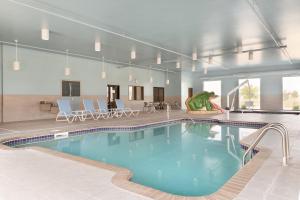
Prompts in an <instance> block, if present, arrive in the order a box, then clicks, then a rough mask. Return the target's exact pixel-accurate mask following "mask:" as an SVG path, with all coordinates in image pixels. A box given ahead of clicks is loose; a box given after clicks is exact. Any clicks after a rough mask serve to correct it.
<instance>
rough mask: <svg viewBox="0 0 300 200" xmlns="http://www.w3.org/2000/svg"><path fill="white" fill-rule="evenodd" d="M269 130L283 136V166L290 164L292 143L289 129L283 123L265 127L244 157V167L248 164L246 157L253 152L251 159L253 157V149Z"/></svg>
mask: <svg viewBox="0 0 300 200" xmlns="http://www.w3.org/2000/svg"><path fill="white" fill-rule="evenodd" d="M269 130H274V131H277V132H279V133H280V135H281V141H282V142H281V143H282V153H283V158H282V162H283V166H287V164H288V159H289V157H290V142H289V133H288V130H287V128H286V127H285V126H284V125H283V124H281V123H270V124H268V125H267V126H266V127H264V128H263V129H262V130H261V131H260V132H259V134H258V136H257V137H256V138H255V140H254V141H253V143H252V144H251V145H250V146H249V148H248V149H247V151H246V152H245V153H244V155H243V161H242V162H243V163H242V164H243V166H244V165H245V164H246V157H247V155H248V154H249V153H250V152H251V157H252V152H253V149H254V148H255V147H256V146H257V145H258V143H259V142H260V141H261V139H262V138H263V137H264V136H265V134H266V133H267V132H268V131H269Z"/></svg>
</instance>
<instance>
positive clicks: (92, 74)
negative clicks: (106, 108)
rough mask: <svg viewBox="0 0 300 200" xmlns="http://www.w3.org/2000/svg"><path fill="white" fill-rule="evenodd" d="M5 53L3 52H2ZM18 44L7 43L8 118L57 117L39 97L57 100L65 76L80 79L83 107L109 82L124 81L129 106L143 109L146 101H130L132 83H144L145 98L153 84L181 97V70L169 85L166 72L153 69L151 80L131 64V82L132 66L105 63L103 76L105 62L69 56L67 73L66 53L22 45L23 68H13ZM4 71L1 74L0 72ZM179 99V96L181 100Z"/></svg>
mask: <svg viewBox="0 0 300 200" xmlns="http://www.w3.org/2000/svg"><path fill="white" fill-rule="evenodd" d="M0 53H1V52H0ZM14 59H15V48H14V47H11V46H6V45H3V76H4V78H3V91H4V92H3V98H4V101H3V104H4V106H3V114H4V121H20V120H31V119H46V118H53V117H54V116H55V115H53V114H49V113H46V112H42V111H40V109H39V101H42V100H47V101H54V102H55V101H56V99H57V98H60V97H61V82H62V80H73V81H80V86H81V98H74V100H73V102H72V103H73V104H72V106H74V108H76V109H78V108H80V102H81V101H82V98H93V99H95V98H97V97H99V96H100V97H102V98H103V97H105V96H106V92H107V89H106V87H107V84H116V85H120V95H121V98H122V99H123V100H125V101H126V102H125V104H127V106H133V107H134V108H137V109H141V108H142V106H143V101H128V86H129V85H139V86H144V95H145V101H152V100H153V87H164V88H165V100H166V101H167V102H170V103H173V102H175V101H177V102H178V101H180V95H181V88H180V85H181V74H180V73H169V75H168V76H169V79H170V84H169V85H166V84H165V83H166V73H165V72H162V71H152V77H153V83H152V84H151V83H150V81H149V80H150V73H149V70H148V69H140V68H133V67H132V68H131V70H130V71H131V73H132V75H133V79H134V80H135V79H137V81H138V82H137V83H135V82H133V81H132V82H129V81H128V76H129V70H128V68H118V66H117V65H114V64H109V63H105V71H106V74H107V78H106V79H101V70H102V67H101V62H100V61H95V60H90V59H83V58H78V57H72V56H70V57H69V66H70V68H71V75H70V76H65V75H64V68H65V65H66V58H65V55H60V54H54V53H47V52H42V51H36V50H31V49H26V48H19V61H20V63H21V70H19V71H13V69H12V63H13V61H14ZM0 75H1V74H0ZM178 99H179V100H178Z"/></svg>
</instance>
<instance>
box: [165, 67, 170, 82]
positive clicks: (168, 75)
mask: <svg viewBox="0 0 300 200" xmlns="http://www.w3.org/2000/svg"><path fill="white" fill-rule="evenodd" d="M169 84H170V80H169V71H168V68H167V80H166V85H169Z"/></svg>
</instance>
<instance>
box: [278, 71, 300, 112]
mask: <svg viewBox="0 0 300 200" xmlns="http://www.w3.org/2000/svg"><path fill="white" fill-rule="evenodd" d="M299 83H300V76H297V77H283V78H282V90H283V92H282V99H283V106H282V108H283V109H284V110H300V107H299V106H300V98H299V94H300V85H299Z"/></svg>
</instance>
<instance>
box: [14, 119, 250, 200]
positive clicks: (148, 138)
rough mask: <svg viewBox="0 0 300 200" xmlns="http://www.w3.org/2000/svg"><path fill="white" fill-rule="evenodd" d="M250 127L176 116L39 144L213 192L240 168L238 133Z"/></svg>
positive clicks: (153, 179)
mask: <svg viewBox="0 0 300 200" xmlns="http://www.w3.org/2000/svg"><path fill="white" fill-rule="evenodd" d="M254 131H255V129H254V128H244V127H238V126H230V125H224V124H222V125H221V124H214V123H190V122H176V123H170V124H165V125H160V126H156V127H148V128H145V129H139V130H135V131H124V130H123V131H110V130H108V131H105V132H94V133H89V134H84V135H79V136H72V137H68V138H65V139H57V140H48V141H44V142H39V143H33V144H25V145H21V146H19V147H24V146H39V147H44V148H48V149H52V150H55V151H60V152H64V153H68V154H72V155H76V156H81V157H84V158H88V159H92V160H96V161H101V162H104V163H108V164H112V165H116V166H120V167H124V168H127V169H129V170H130V171H131V172H132V173H133V176H132V178H131V181H133V182H135V183H138V184H142V185H145V186H148V187H151V188H155V189H158V190H161V191H164V192H168V193H171V194H176V195H183V196H201V195H208V194H211V193H214V192H216V191H217V190H218V189H219V188H220V187H222V186H223V185H224V184H225V183H226V182H227V181H228V180H229V179H230V178H231V177H232V176H233V175H234V174H235V173H236V172H237V171H238V170H239V169H240V168H241V166H242V165H241V158H242V156H243V152H244V149H243V147H242V146H241V145H240V139H241V138H243V137H245V136H247V135H248V134H251V133H253V132H254Z"/></svg>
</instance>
